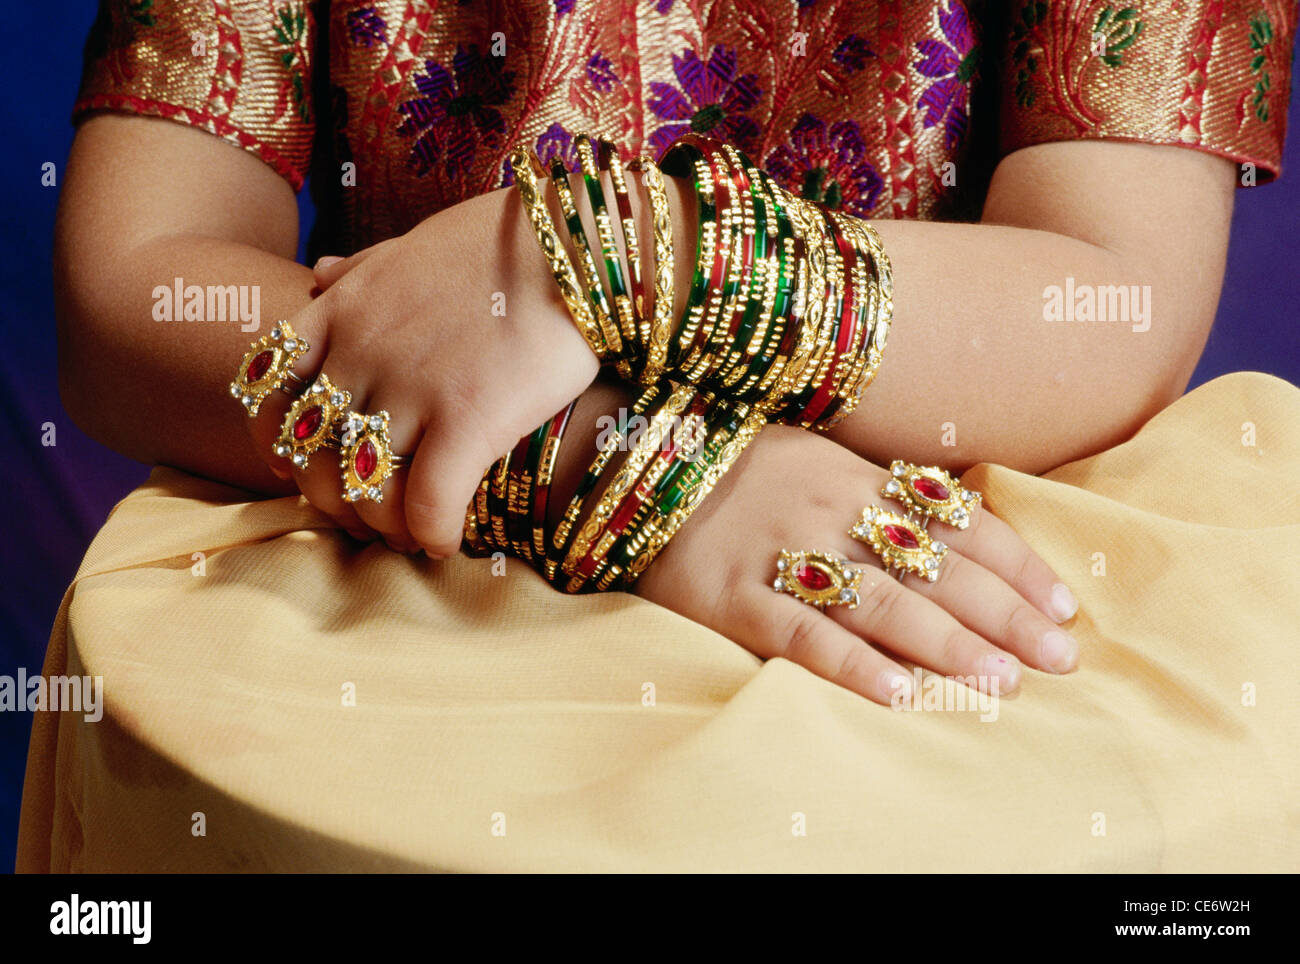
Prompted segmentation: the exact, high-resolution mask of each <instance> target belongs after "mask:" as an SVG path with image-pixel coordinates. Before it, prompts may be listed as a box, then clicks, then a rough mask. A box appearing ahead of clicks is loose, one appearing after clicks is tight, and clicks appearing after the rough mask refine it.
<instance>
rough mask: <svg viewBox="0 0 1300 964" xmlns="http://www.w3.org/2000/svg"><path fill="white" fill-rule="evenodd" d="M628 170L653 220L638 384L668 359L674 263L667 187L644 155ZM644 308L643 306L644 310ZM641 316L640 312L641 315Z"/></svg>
mask: <svg viewBox="0 0 1300 964" xmlns="http://www.w3.org/2000/svg"><path fill="white" fill-rule="evenodd" d="M632 169H633V170H636V171H640V172H641V180H642V183H643V184H644V185H645V189H646V194H647V196H648V197H649V199H650V212H651V215H652V216H653V223H654V279H655V287H654V315H653V317H652V318H651V319H650V320H649V322H648V324H645V325H644V326H643V327H642V328H641V330H642V331H643V332H644V335H643V339H642V340H643V343H644V345H645V364H644V365H643V366H642V368H641V372H640V374H639V378H638V380H639V381H640V382H641V384H642V385H647V384H649V385H653V384H654V383H655V382H657V381H658V380H659V378H660V376H662V374H663V372H664V368H665V366H666V364H667V359H668V343H669V341H670V339H671V338H672V329H673V300H674V285H673V272H674V271H675V270H676V262H675V261H674V253H673V224H672V214H671V210H670V208H669V205H668V190H667V188H666V186H665V185H664V176H663V172H661V171H660V170H659V165H657V164H656V163H655V162H654V161H652V160H651V159H650V158H648V157H638V158H637V159H636V160H634V161H633V162H632ZM644 310H645V309H643V311H644ZM644 317H645V315H644V314H642V318H644Z"/></svg>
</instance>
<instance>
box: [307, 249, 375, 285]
mask: <svg viewBox="0 0 1300 964" xmlns="http://www.w3.org/2000/svg"><path fill="white" fill-rule="evenodd" d="M374 250H375V246H374V245H372V246H371V247H369V248H362V249H361V250H360V251H358V252H357V253H356V254H354V255H352V257H350V258H341V257H339V256H338V255H336V254H327V255H325V256H323V257H321V258H320V259H318V260H317V262H316V263H315V264H314V265H313V266H312V269H311V271H312V274H313V275H315V277H316V287H317V288H319V289H320V290H321V291H324V290H325V289H327V288H328V287H329V286H330V285H332V284H334V283H335V282H336V281H338V280H339V279H340V278H342V277H343V276H344V275H345V274H347V273H348V272H349V271H351V270H352V269H353V268H355V267H356V266H357V265H359V264H360V263H361V262H362V261H365V260H366V258H368V257H370V255H371V252H373V251H374Z"/></svg>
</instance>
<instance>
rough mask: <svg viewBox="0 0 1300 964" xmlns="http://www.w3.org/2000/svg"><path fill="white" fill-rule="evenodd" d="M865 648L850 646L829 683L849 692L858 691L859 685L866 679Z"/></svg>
mask: <svg viewBox="0 0 1300 964" xmlns="http://www.w3.org/2000/svg"><path fill="white" fill-rule="evenodd" d="M867 662H868V660H867V648H866V646H865V645H863V646H850V647H848V648H847V649H846V650H845V652H844V658H843V659H841V660H840V665H839V666H837V667H836V669H835V673H834V675H833V676H832V677H831V682H833V683H838V684H839V685H841V686H843V687H845V688H846V689H851V690H860V689H861V688H862V687H861V686H860V685H858V684H861V683H862V682H863V681H865V680H866V678H867V675H868V674H867Z"/></svg>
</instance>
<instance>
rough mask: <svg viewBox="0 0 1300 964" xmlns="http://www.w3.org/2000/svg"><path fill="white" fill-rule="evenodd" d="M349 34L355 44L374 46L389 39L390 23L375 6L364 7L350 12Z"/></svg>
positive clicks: (358, 45)
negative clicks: (386, 21) (385, 21)
mask: <svg viewBox="0 0 1300 964" xmlns="http://www.w3.org/2000/svg"><path fill="white" fill-rule="evenodd" d="M348 36H349V37H350V38H351V39H352V43H353V45H354V46H357V47H373V46H374V45H375V44H376V43H386V42H387V41H388V24H386V23H384V18H383V17H381V16H379V14H378V13H376V12H375V8H374V7H362V8H361V9H360V10H352V11H349V12H348Z"/></svg>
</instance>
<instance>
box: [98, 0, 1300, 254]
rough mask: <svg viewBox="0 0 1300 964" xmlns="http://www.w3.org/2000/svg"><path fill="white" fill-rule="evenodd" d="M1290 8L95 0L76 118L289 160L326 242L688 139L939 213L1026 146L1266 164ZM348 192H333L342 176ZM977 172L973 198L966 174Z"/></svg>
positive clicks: (791, 182) (806, 183)
mask: <svg viewBox="0 0 1300 964" xmlns="http://www.w3.org/2000/svg"><path fill="white" fill-rule="evenodd" d="M1296 19H1297V8H1296V4H1295V2H1294V0H1249V2H1247V0H1162V2H1155V0H1119V2H1118V3H1117V2H1102V0H1012V2H1010V3H1007V4H1002V3H996V2H993V3H988V4H982V3H979V2H977V0H971V2H963V0H876V2H871V0H780V2H774V0H451V2H446V0H444V2H436V3H424V2H415V0H373V2H357V0H346V2H345V0H336V2H328V3H325V2H322V3H314V4H310V5H308V4H304V3H300V2H282V0H206V2H202V3H200V2H195V0H178V2H175V3H170V4H166V5H164V4H153V3H149V2H141V0H104V2H103V4H102V8H101V15H100V18H99V20H98V21H97V23H96V26H95V29H94V31H93V32H92V35H91V38H90V40H89V42H88V44H87V65H86V70H85V75H84V78H83V87H82V91H81V94H80V96H79V98H78V101H77V104H76V107H75V114H76V116H77V117H82V116H84V115H85V114H87V113H88V112H91V111H95V110H104V109H107V110H122V111H131V112H136V113H143V114H153V115H157V116H161V117H168V118H170V119H172V120H176V121H179V122H182V123H187V124H191V125H193V126H196V127H200V128H202V129H204V130H208V131H210V132H211V133H213V134H216V135H218V136H220V137H223V138H225V139H227V140H229V141H231V142H232V143H235V144H237V145H239V146H240V147H243V148H245V149H247V150H250V151H253V152H254V153H256V154H257V155H258V156H259V157H261V158H262V159H263V160H265V161H266V162H267V163H268V164H270V165H271V166H272V167H273V168H275V170H276V171H278V172H279V173H280V174H281V175H283V176H284V177H285V178H286V179H288V181H289V182H290V183H291V184H292V185H293V186H294V187H295V188H298V187H300V186H301V185H302V183H303V180H304V178H305V177H306V175H307V173H308V171H309V170H311V171H312V172H313V173H314V179H313V180H314V190H315V193H316V194H317V200H318V207H319V209H320V211H321V213H322V220H323V221H324V222H327V230H328V232H329V233H330V235H331V239H332V242H333V246H334V250H337V251H346V250H351V249H355V248H357V247H361V246H364V245H366V244H370V243H373V242H375V241H378V240H382V239H383V238H387V237H392V236H393V235H395V234H400V233H402V232H403V231H405V230H407V229H409V228H410V227H412V226H413V225H414V224H416V223H418V222H419V221H420V220H422V219H423V218H425V217H427V216H428V215H429V214H431V213H433V212H434V211H437V210H439V209H441V208H443V207H446V206H448V205H451V204H455V203H457V202H459V201H461V200H464V199H465V198H468V197H472V196H474V195H475V194H478V193H481V192H483V191H487V190H491V189H493V188H496V187H499V186H501V185H503V184H507V183H510V181H511V179H512V173H513V172H511V171H510V170H509V168H508V165H507V163H506V157H507V155H508V154H509V152H510V150H511V149H512V148H513V147H514V146H515V145H516V144H519V143H523V144H526V145H528V146H530V147H533V148H536V149H537V150H538V151H539V153H541V155H542V157H543V159H549V158H550V157H552V156H555V155H560V156H563V157H565V158H566V159H568V160H569V161H570V162H572V161H573V160H574V158H573V153H572V151H573V149H572V135H573V133H574V132H575V131H578V130H584V129H585V130H590V131H592V132H593V133H596V134H598V135H601V136H604V137H606V138H609V139H610V140H612V141H614V142H615V143H617V144H620V145H622V146H623V149H624V152H625V155H626V156H627V157H631V156H633V155H635V154H637V153H640V152H643V151H644V152H650V153H652V154H656V155H657V154H658V153H660V152H662V150H663V149H664V148H665V147H666V146H667V145H668V144H669V143H671V141H672V140H673V139H674V138H675V137H677V136H678V135H680V134H681V133H683V132H685V131H687V130H697V131H705V132H708V133H710V134H712V135H713V136H717V137H723V138H726V139H728V140H730V141H732V142H733V143H735V144H737V145H738V146H740V147H741V148H742V149H744V150H745V151H746V152H747V153H748V154H749V155H750V156H751V157H752V158H754V159H755V160H756V161H758V163H760V164H761V165H762V166H763V167H765V168H766V169H767V170H769V171H771V172H772V173H773V174H774V175H775V176H777V177H778V178H779V179H780V180H781V181H782V182H783V183H784V184H785V185H786V186H787V187H789V188H790V189H792V190H795V191H798V192H800V193H802V194H804V195H805V196H807V197H811V198H814V199H816V200H820V201H823V202H825V203H827V204H828V205H830V206H832V207H839V208H842V209H844V210H845V211H847V212H849V213H851V214H855V215H858V216H861V217H871V218H935V217H942V216H945V215H948V214H950V213H951V212H953V211H955V210H957V209H958V208H959V207H960V205H959V204H958V203H957V202H958V200H959V198H960V195H961V192H962V191H963V190H966V191H968V192H969V191H971V190H972V189H974V190H978V189H979V184H980V176H979V174H978V172H980V171H981V170H984V171H987V170H988V169H990V168H991V165H992V164H993V163H994V162H995V161H996V160H997V158H998V157H1000V156H1001V155H1003V154H1005V153H1007V152H1010V151H1013V150H1016V149H1017V148H1020V147H1024V146H1027V145H1031V144H1037V143H1042V142H1044V141H1053V140H1064V139H1072V138H1118V139H1136V140H1142V141H1147V142H1150V143H1157V144H1178V145H1183V146H1187V147H1193V148H1198V149H1202V150H1208V151H1212V152H1214V153H1216V154H1220V155H1223V156H1225V157H1229V158H1232V159H1233V160H1236V161H1237V162H1239V163H1248V164H1252V165H1255V167H1256V168H1257V170H1258V178H1259V179H1260V180H1267V179H1268V178H1270V177H1272V176H1274V175H1276V174H1277V173H1278V169H1279V164H1280V159H1281V156H1282V142H1283V137H1284V133H1285V117H1286V104H1287V99H1288V94H1289V90H1290V69H1291V47H1292V43H1293V39H1294V34H1295V27H1296ZM345 183H348V184H349V186H346V187H345V186H343V185H344V184H345ZM972 185H974V188H972Z"/></svg>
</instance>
